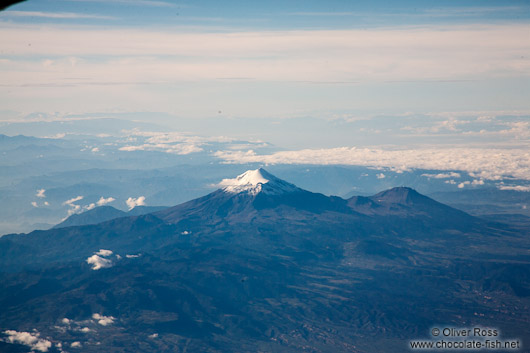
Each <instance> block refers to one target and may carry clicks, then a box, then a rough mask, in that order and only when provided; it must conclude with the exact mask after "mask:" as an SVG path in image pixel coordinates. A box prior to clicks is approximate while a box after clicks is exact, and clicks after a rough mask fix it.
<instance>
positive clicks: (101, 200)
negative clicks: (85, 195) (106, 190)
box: [97, 196, 116, 206]
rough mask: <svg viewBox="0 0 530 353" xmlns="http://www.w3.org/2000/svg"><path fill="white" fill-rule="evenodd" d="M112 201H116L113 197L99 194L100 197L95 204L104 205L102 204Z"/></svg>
mask: <svg viewBox="0 0 530 353" xmlns="http://www.w3.org/2000/svg"><path fill="white" fill-rule="evenodd" d="M114 201H116V199H115V198H114V197H107V198H104V197H103V196H101V198H100V199H99V200H98V202H97V205H98V206H104V205H106V204H109V203H111V202H114Z"/></svg>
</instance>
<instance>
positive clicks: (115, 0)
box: [68, 0, 188, 7]
mask: <svg viewBox="0 0 530 353" xmlns="http://www.w3.org/2000/svg"><path fill="white" fill-rule="evenodd" d="M68 1H71V2H93V3H105V4H125V5H135V6H153V7H177V6H178V7H188V6H187V5H184V4H175V3H171V2H166V1H156V0H152V1H151V0H68Z"/></svg>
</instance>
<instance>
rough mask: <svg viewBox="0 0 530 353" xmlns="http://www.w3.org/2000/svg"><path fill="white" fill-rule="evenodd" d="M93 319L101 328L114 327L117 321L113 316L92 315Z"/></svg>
mask: <svg viewBox="0 0 530 353" xmlns="http://www.w3.org/2000/svg"><path fill="white" fill-rule="evenodd" d="M92 318H93V319H94V320H96V321H97V323H98V324H100V325H101V326H108V325H112V324H113V323H114V320H116V318H115V317H113V316H103V315H100V314H94V315H92Z"/></svg>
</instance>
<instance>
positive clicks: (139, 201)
mask: <svg viewBox="0 0 530 353" xmlns="http://www.w3.org/2000/svg"><path fill="white" fill-rule="evenodd" d="M125 203H126V204H127V207H129V210H132V209H133V208H135V207H136V206H145V196H140V197H138V198H134V197H129V198H128V199H127V201H125Z"/></svg>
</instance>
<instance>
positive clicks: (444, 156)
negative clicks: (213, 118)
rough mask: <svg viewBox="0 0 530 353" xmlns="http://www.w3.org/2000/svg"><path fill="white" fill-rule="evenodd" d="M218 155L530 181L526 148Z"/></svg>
mask: <svg viewBox="0 0 530 353" xmlns="http://www.w3.org/2000/svg"><path fill="white" fill-rule="evenodd" d="M215 156H217V157H218V158H220V159H221V160H223V161H225V162H226V163H233V164H245V163H264V164H322V165H333V164H337V165H340V164H343V165H359V166H368V167H375V168H389V169H392V170H396V171H400V170H401V171H405V170H411V169H431V170H448V171H455V170H459V171H465V172H467V173H469V175H470V176H471V177H474V178H477V179H484V180H501V179H503V178H516V179H523V180H530V154H529V153H528V150H527V149H523V148H512V149H500V148H464V147H462V148H445V149H444V148H424V149H403V150H385V149H375V148H355V147H339V148H329V149H304V150H298V151H281V152H276V153H272V154H265V155H258V154H256V153H255V152H254V151H252V150H249V151H219V152H216V153H215ZM449 175H450V174H449ZM444 176H445V175H444ZM455 177H456V176H455Z"/></svg>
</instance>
